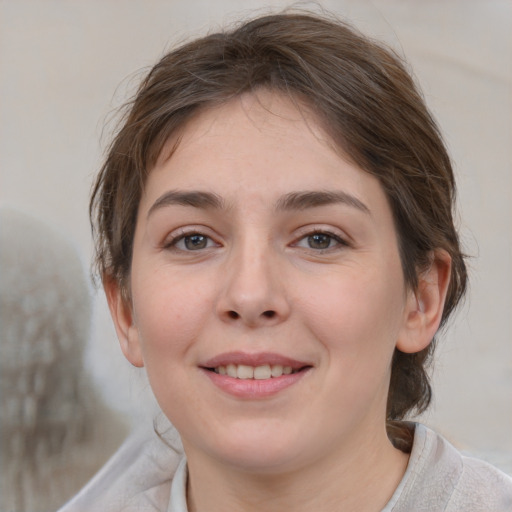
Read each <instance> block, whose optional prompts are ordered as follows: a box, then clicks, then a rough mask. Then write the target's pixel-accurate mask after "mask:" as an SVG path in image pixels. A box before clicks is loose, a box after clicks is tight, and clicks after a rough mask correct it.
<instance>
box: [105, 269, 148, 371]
mask: <svg viewBox="0 0 512 512" xmlns="http://www.w3.org/2000/svg"><path fill="white" fill-rule="evenodd" d="M103 288H104V289H105V295H106V296H107V302H108V307H109V309H110V314H111V316H112V320H113V321H114V327H115V329H116V333H117V337H118V339H119V344H120V345H121V350H122V351H123V354H124V356H125V357H126V359H128V361H130V363H131V364H133V366H136V367H138V368H141V367H142V366H144V360H143V358H142V350H141V346H140V339H139V331H138V329H137V326H136V325H135V323H134V320H133V311H132V305H131V303H130V302H129V300H128V299H126V297H124V296H123V293H122V291H121V288H120V286H119V283H118V282H117V281H116V280H114V279H112V278H104V279H103Z"/></svg>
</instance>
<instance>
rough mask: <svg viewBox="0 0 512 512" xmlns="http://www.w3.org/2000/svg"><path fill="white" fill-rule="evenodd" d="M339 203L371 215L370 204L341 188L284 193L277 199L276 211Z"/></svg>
mask: <svg viewBox="0 0 512 512" xmlns="http://www.w3.org/2000/svg"><path fill="white" fill-rule="evenodd" d="M337 203H341V204H346V205H348V206H351V207H353V208H356V209H358V210H360V211H362V212H364V213H366V214H368V215H371V212H370V209H369V208H368V206H366V205H365V204H364V203H363V202H362V201H361V200H360V199H358V198H357V197H355V196H353V195H352V194H349V193H347V192H343V191H341V190H335V191H330V190H318V191H316V190H314V191H304V192H291V193H290V194H286V195H284V196H283V197H281V198H280V199H279V200H278V201H277V203H276V211H285V210H305V209H307V208H315V207H319V206H326V205H329V204H337Z"/></svg>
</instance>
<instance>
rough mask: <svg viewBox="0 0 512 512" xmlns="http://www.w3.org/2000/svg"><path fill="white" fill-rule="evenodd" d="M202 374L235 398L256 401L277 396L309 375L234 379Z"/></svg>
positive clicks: (295, 374)
mask: <svg viewBox="0 0 512 512" xmlns="http://www.w3.org/2000/svg"><path fill="white" fill-rule="evenodd" d="M203 372H204V373H206V375H207V376H208V377H209V378H210V380H211V381H212V382H213V384H215V386H217V387H218V388H220V389H221V390H222V391H224V392H226V393H228V394H230V395H233V396H235V397H237V398H244V399H249V400H251V399H252V400H257V399H260V398H267V397H271V396H274V395H276V394H278V393H279V392H280V391H283V390H284V389H286V388H288V387H290V386H293V384H296V383H297V382H298V381H300V380H301V379H302V377H304V376H305V375H306V373H309V369H305V370H301V371H299V372H297V373H291V374H290V375H282V376H281V377H274V378H271V379H261V380H258V379H235V378H233V377H229V376H227V375H220V374H219V373H215V372H212V371H210V370H205V369H203Z"/></svg>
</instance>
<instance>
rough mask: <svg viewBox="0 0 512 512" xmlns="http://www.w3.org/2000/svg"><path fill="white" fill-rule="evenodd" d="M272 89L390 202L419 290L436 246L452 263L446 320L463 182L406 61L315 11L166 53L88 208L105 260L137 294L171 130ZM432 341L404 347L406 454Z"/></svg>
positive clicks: (451, 303) (424, 390)
mask: <svg viewBox="0 0 512 512" xmlns="http://www.w3.org/2000/svg"><path fill="white" fill-rule="evenodd" d="M261 87H265V88H268V89H270V90H275V91H279V92H282V93H285V94H287V95H289V96H290V97H291V98H292V99H294V100H295V101H296V102H299V103H305V104H306V105H308V106H309V107H310V108H312V110H313V111H314V112H315V113H316V114H317V115H318V118H319V119H320V121H321V122H322V125H323V126H324V128H325V129H326V131H327V133H328V134H329V135H330V136H331V138H332V140H333V142H334V143H335V144H336V145H338V146H339V147H340V148H341V149H342V150H343V151H344V152H345V153H346V154H348V155H349V156H350V157H351V158H352V159H353V161H354V162H355V163H356V164H357V165H359V167H361V168H362V169H364V170H365V171H367V172H369V173H371V174H372V175H374V176H376V177H377V178H378V179H379V181H380V183H381V185H382V187H383V189H384V191H385V193H386V195H387V198H388V200H389V203H390V205H391V208H392V211H393V216H394V221H395V225H396V229H397V233H398V240H399V249H400V257H401V262H402V267H403V272H404V276H405V280H406V282H407V284H408V285H409V286H410V287H411V288H412V289H414V288H415V287H416V286H417V276H418V275H419V272H421V271H422V270H423V269H425V268H426V267H427V266H428V265H429V263H430V260H431V258H432V254H433V251H434V250H435V249H444V250H446V251H447V252H448V253H449V254H450V256H451V258H452V272H451V279H450V284H449V289H448V296H447V299H446V303H445V307H444V312H443V318H442V323H443V324H444V323H445V322H446V320H447V318H448V316H449V315H450V313H451V312H452V310H453V309H454V308H455V306H456V305H457V303H458V302H459V301H460V299H461V298H462V296H463V294H464V291H465V287H466V278H467V275H466V268H465V264H464V258H463V255H462V253H461V250H460V246H459V241H458V235H457V231H456V229H455V227H454V223H453V216H452V208H453V206H454V200H455V182H454V176H453V171H452V167H451V163H450V159H449V156H448V154H447V151H446V148H445V147H444V144H443V141H442V139H441V136H440V133H439V130H438V128H437V125H436V123H435V121H434V120H433V119H432V117H431V115H430V113H429V111H428V109H427V108H426V106H425V104H424V101H423V99H422V97H421V95H420V94H419V92H418V90H417V88H416V86H415V84H414V81H413V80H412V78H411V76H410V75H409V73H408V72H407V70H406V68H405V66H404V64H403V63H402V61H401V59H400V57H398V56H397V55H396V54H394V52H393V51H391V50H389V49H387V48H384V47H383V46H382V45H381V44H379V43H376V42H374V41H371V40H369V39H368V38H367V37H365V36H363V35H361V34H359V33H358V32H357V31H356V30H354V29H353V28H352V27H350V26H348V25H347V24H346V23H344V22H341V21H339V20H335V19H332V18H326V17H323V16H318V15H313V14H310V13H283V14H276V15H269V16H264V17H261V18H257V19H254V20H252V21H249V22H247V23H244V24H242V25H240V26H239V27H236V28H235V29H233V30H229V31H226V32H221V33H215V34H211V35H208V36H206V37H203V38H200V39H197V40H194V41H192V42H190V43H187V44H184V45H182V46H181V47H179V48H177V49H176V50H174V51H171V52H170V53H168V54H167V55H165V56H164V57H163V58H162V59H161V60H160V62H158V63H157V64H156V65H155V66H154V67H153V69H152V70H151V71H150V72H149V74H148V75H147V76H146V78H145V79H144V80H143V81H142V84H141V85H140V87H139V90H138V92H137V94H136V95H135V97H134V99H133V101H132V102H130V103H129V104H128V106H127V113H126V115H125V117H124V119H123V122H122V126H121V128H120V129H119V131H118V133H117V135H116V136H115V138H114V140H113V142H112V144H111V146H110V148H109V152H108V155H107V158H106V161H105V164H104V165H103V167H102V169H101V172H100V174H99V176H98V178H97V181H96V184H95V187H94V190H93V194H92V198H91V206H90V213H91V218H92V222H93V226H94V233H95V239H96V251H97V252H96V265H97V269H98V270H99V272H100V274H101V275H102V276H103V278H104V279H114V280H116V281H117V282H118V283H119V284H120V286H121V289H122V290H123V291H124V293H125V294H126V296H127V297H128V296H129V284H128V283H129V275H130V264H131V256H132V246H133V237H134V231H135V223H136V217H137V209H138V205H139V201H140V197H141V192H142V189H143V187H144V182H145V179H146V176H147V174H148V172H149V171H150V170H151V168H152V167H153V166H154V165H155V163H156V159H157V158H158V156H159V154H160V152H161V150H162V148H163V145H164V144H165V142H166V141H167V140H168V138H169V136H170V135H171V134H175V133H177V131H179V130H180V129H182V128H183V126H184V124H185V122H186V121H188V120H189V119H190V118H191V117H192V116H194V115H195V114H197V113H198V111H199V110H200V109H201V108H204V107H206V106H209V105H215V104H222V103H225V102H227V101H229V100H230V99H232V98H234V97H237V96H239V95H241V94H242V93H244V92H248V91H252V90H255V89H257V88H261ZM433 349H434V343H431V344H430V346H429V347H428V348H426V349H425V350H423V351H421V352H419V353H416V354H406V353H402V352H400V351H399V350H396V351H395V354H394V358H393V363H392V375H391V384H390V390H389V396H388V407H387V421H388V433H389V435H390V437H391V439H392V440H393V441H394V442H395V444H396V445H397V446H401V447H403V448H404V449H407V447H408V445H409V444H410V438H408V437H407V433H406V429H403V428H401V427H400V426H399V424H397V423H395V422H396V420H401V419H403V418H404V417H405V416H406V414H407V413H410V412H411V411H414V410H415V411H416V412H421V411H423V410H425V409H426V408H427V406H428V405H429V403H430V400H431V387H430V384H429V378H428V374H427V371H426V367H427V365H428V362H429V360H430V357H431V355H432V352H433Z"/></svg>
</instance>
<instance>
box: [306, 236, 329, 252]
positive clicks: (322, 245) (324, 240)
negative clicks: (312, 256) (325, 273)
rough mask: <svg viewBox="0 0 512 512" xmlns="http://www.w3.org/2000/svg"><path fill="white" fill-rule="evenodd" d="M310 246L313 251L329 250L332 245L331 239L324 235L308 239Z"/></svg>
mask: <svg viewBox="0 0 512 512" xmlns="http://www.w3.org/2000/svg"><path fill="white" fill-rule="evenodd" d="M308 243H309V246H310V247H311V248H312V249H327V248H328V247H329V244H330V243H331V237H330V236H329V235H324V234H322V233H317V234H316V235H311V236H310V237H308Z"/></svg>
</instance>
